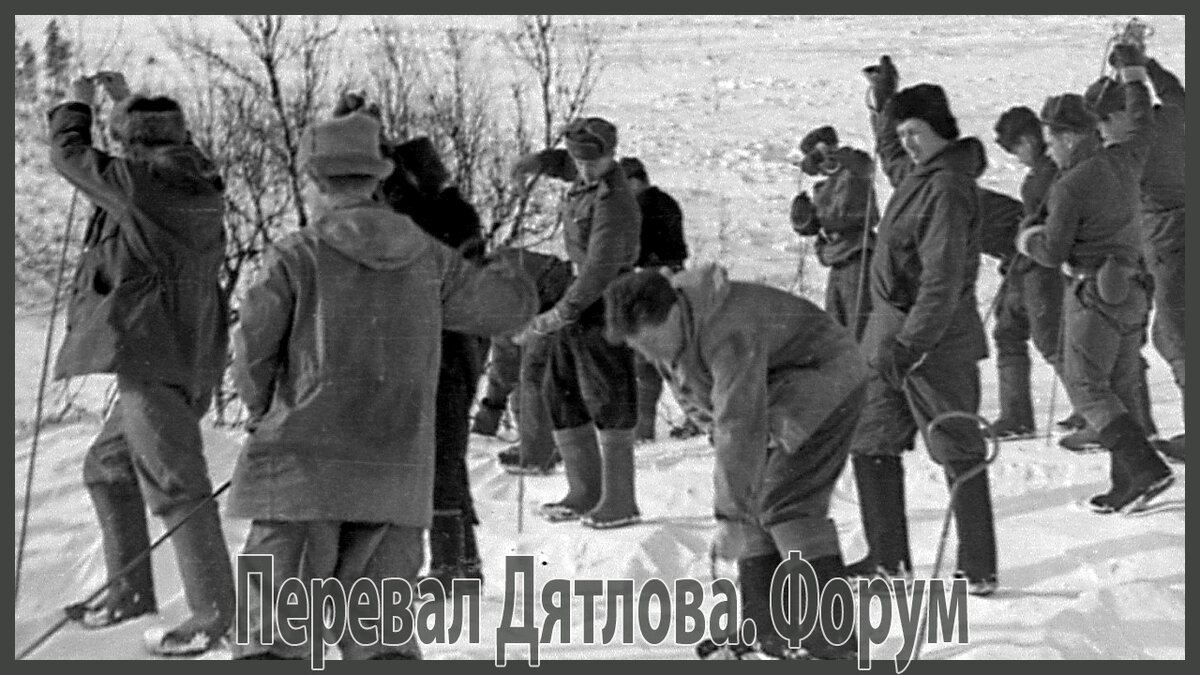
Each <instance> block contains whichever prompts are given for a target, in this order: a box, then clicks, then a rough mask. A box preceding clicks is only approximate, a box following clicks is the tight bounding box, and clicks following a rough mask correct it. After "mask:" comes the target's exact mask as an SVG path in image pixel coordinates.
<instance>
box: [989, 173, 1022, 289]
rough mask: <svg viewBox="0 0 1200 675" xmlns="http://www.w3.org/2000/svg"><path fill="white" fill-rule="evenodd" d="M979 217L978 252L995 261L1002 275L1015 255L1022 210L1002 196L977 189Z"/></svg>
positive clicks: (1005, 196)
mask: <svg viewBox="0 0 1200 675" xmlns="http://www.w3.org/2000/svg"><path fill="white" fill-rule="evenodd" d="M979 215H980V227H979V231H980V237H979V247H980V250H982V251H983V253H985V254H987V255H989V256H991V257H993V258H995V259H997V260H999V261H1000V269H1001V271H1002V272H1003V271H1004V270H1006V269H1007V268H1008V265H1009V264H1010V263H1011V262H1012V260H1013V258H1014V257H1015V256H1016V255H1017V230H1018V229H1019V228H1020V225H1021V219H1022V218H1023V217H1024V215H1025V207H1024V206H1022V205H1021V202H1019V201H1017V200H1016V199H1013V198H1012V197H1009V196H1008V195H1006V194H1001V193H999V192H996V191H995V190H989V189H987V188H979Z"/></svg>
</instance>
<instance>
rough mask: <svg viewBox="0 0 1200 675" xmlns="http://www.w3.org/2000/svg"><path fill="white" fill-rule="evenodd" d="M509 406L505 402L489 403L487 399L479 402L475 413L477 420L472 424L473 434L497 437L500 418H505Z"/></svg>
mask: <svg viewBox="0 0 1200 675" xmlns="http://www.w3.org/2000/svg"><path fill="white" fill-rule="evenodd" d="M506 407H507V404H506V403H505V402H504V401H500V402H496V401H489V400H487V399H486V398H485V399H483V400H482V401H480V402H479V409H478V410H476V411H475V420H474V422H472V424H471V433H473V434H479V435H480V436H495V435H496V432H497V431H499V430H500V418H501V417H503V416H504V409H505V408H506Z"/></svg>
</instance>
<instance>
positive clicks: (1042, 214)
mask: <svg viewBox="0 0 1200 675" xmlns="http://www.w3.org/2000/svg"><path fill="white" fill-rule="evenodd" d="M1057 176H1058V165H1057V164H1055V163H1054V160H1053V159H1051V158H1050V155H1047V154H1045V153H1043V154H1041V155H1038V157H1037V160H1035V162H1034V165H1033V168H1032V169H1030V170H1029V173H1027V174H1025V178H1024V180H1022V181H1021V205H1022V207H1023V208H1024V213H1025V217H1024V218H1023V219H1022V220H1021V226H1020V227H1019V228H1018V232H1019V231H1021V230H1024V229H1026V228H1029V227H1032V226H1034V225H1041V224H1042V223H1043V221H1045V219H1046V197H1047V196H1049V194H1050V186H1051V185H1052V184H1053V183H1054V179H1055V178H1056V177H1057ZM1012 264H1013V265H1015V266H1016V267H1015V269H1013V270H1012V274H1024V273H1025V272H1028V271H1029V270H1030V269H1032V268H1034V267H1037V266H1038V264H1037V262H1036V261H1034V260H1033V259H1032V258H1030V257H1029V256H1027V255H1024V254H1021V253H1017V254H1016V257H1015V258H1014V261H1013V263H1012Z"/></svg>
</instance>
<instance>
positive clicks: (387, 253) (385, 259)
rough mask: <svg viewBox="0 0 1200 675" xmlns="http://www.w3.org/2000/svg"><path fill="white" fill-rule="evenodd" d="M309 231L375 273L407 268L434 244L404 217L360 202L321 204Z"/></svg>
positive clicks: (379, 206) (369, 202)
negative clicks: (312, 231) (311, 229)
mask: <svg viewBox="0 0 1200 675" xmlns="http://www.w3.org/2000/svg"><path fill="white" fill-rule="evenodd" d="M311 227H312V228H313V230H314V231H315V232H316V235H317V237H319V238H320V239H321V241H323V242H325V243H326V244H329V245H330V246H331V247H333V248H334V249H335V250H337V251H338V252H339V253H341V254H342V255H344V256H346V257H347V258H350V259H351V260H354V261H355V262H357V263H360V264H362V265H365V266H367V267H370V268H371V269H375V270H395V269H400V268H402V267H405V266H407V265H410V264H412V263H413V262H414V261H416V260H417V259H418V258H420V257H421V256H422V255H424V254H425V253H426V252H427V251H428V250H429V247H430V246H433V245H434V244H435V242H434V240H433V239H432V238H431V237H430V236H429V235H427V234H425V232H424V231H422V230H421V229H420V228H419V227H417V225H416V223H414V222H413V221H412V220H411V219H410V218H409V217H408V216H405V215H403V214H400V213H396V212H395V211H392V210H391V209H389V208H388V207H386V206H384V205H382V204H379V203H378V202H373V201H370V200H363V199H359V200H356V201H354V202H352V203H341V204H339V203H337V202H330V203H327V204H324V205H323V206H322V208H321V210H320V211H318V213H317V218H316V220H315V221H314V222H313V224H312V226H311Z"/></svg>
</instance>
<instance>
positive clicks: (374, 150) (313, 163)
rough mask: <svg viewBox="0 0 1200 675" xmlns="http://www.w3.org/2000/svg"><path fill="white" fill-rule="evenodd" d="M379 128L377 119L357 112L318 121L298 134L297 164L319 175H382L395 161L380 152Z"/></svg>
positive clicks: (390, 168) (385, 173)
mask: <svg viewBox="0 0 1200 675" xmlns="http://www.w3.org/2000/svg"><path fill="white" fill-rule="evenodd" d="M379 129H380V125H379V120H377V119H375V118H374V117H371V116H370V115H367V114H365V113H359V112H354V113H350V114H349V115H346V116H344V117H337V118H334V119H331V120H328V121H325V122H317V123H315V124H313V125H312V126H310V127H308V128H307V129H305V130H304V135H303V136H302V137H301V138H300V151H299V160H300V166H302V167H304V168H306V169H308V170H309V171H311V172H313V173H315V174H318V175H322V176H377V177H379V178H383V177H385V176H387V175H389V174H391V173H392V169H393V168H394V167H395V165H394V164H393V163H392V161H391V160H389V159H385V158H384V156H383V152H382V150H381V149H380V147H379Z"/></svg>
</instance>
